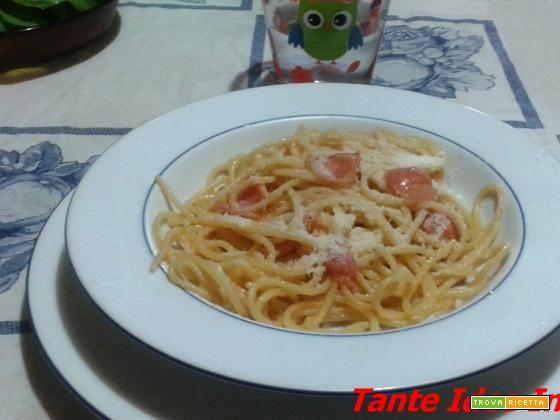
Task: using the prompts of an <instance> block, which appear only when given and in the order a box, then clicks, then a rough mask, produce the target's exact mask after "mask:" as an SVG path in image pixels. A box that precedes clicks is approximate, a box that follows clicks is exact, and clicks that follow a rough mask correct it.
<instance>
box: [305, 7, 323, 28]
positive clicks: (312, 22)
mask: <svg viewBox="0 0 560 420" xmlns="http://www.w3.org/2000/svg"><path fill="white" fill-rule="evenodd" d="M303 22H304V23H305V26H307V27H308V28H309V29H317V28H320V27H321V25H322V24H323V15H322V14H321V13H320V12H318V11H317V10H308V11H307V12H305V13H304V15H303Z"/></svg>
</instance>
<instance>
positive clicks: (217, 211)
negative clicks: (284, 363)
mask: <svg viewBox="0 0 560 420" xmlns="http://www.w3.org/2000/svg"><path fill="white" fill-rule="evenodd" d="M444 162H445V156H444V153H443V152H442V151H441V150H439V149H438V148H437V147H436V146H435V145H434V144H433V143H432V142H430V141H428V140H424V139H419V138H413V137H405V136H402V135H398V134H395V133H392V132H387V131H376V132H373V133H368V134H362V133H339V132H337V131H333V130H331V131H325V132H319V131H314V130H310V129H305V128H300V129H299V130H298V131H297V132H296V133H295V135H294V136H293V137H291V138H289V139H287V140H283V141H278V142H274V143H270V144H266V145H264V146H262V147H259V148H257V149H256V150H254V151H252V152H251V153H248V154H241V155H238V156H235V157H234V158H232V159H231V160H230V161H229V162H227V163H226V164H224V165H220V166H218V167H217V168H215V169H214V170H212V171H211V173H210V175H209V178H208V182H207V185H206V186H205V187H204V188H203V189H202V190H201V191H199V192H198V193H197V194H196V195H195V196H193V197H192V198H190V199H188V200H187V201H186V202H184V203H182V202H180V201H179V199H178V198H177V197H175V195H174V194H173V192H172V191H171V190H170V189H169V187H168V186H167V185H166V183H165V182H164V181H163V179H161V178H160V177H158V178H157V179H156V182H157V184H158V185H159V186H160V187H161V190H162V192H163V194H164V195H165V197H166V199H167V202H168V203H169V206H170V210H169V211H163V212H161V213H160V214H159V215H158V216H157V218H156V219H155V220H154V222H153V227H152V229H153V231H152V235H153V238H154V241H155V244H156V246H157V250H158V254H157V256H156V258H155V259H154V261H153V265H152V269H156V268H157V267H158V266H159V265H160V264H163V265H164V266H165V267H166V269H167V272H168V276H169V279H170V280H171V281H172V282H173V283H175V284H176V285H178V286H180V287H182V288H184V289H186V290H188V291H189V292H192V293H194V294H196V295H198V296H200V297H202V298H203V299H206V300H207V301H210V302H212V303H215V304H217V305H220V306H222V307H223V308H225V309H226V310H228V311H231V312H233V313H236V314H239V315H240V316H243V317H247V318H250V319H253V320H255V321H258V322H262V323H266V324H271V325H274V326H278V327H283V328H289V329H295V330H306V331H317V332H340V333H357V332H368V331H379V330H384V329H392V328H401V327H406V326H409V325H413V324H417V323H420V322H423V321H426V320H429V319H433V318H436V317H439V316H441V315H443V314H445V313H447V312H449V311H451V310H453V309H455V308H457V307H458V306H461V305H462V304H463V303H464V302H466V301H468V300H470V299H472V298H473V297H474V296H476V295H478V294H479V293H480V292H482V291H483V290H484V289H485V288H487V286H488V283H489V279H490V278H491V277H492V276H493V274H494V273H495V272H496V270H497V269H498V268H499V267H500V266H501V264H502V263H503V261H504V260H505V259H506V257H507V255H508V253H509V247H508V246H507V245H500V244H495V241H496V237H497V235H498V233H499V229H500V225H501V220H502V217H503V213H504V193H503V191H502V190H501V189H500V188H499V187H498V186H496V185H489V186H486V187H485V188H483V189H482V190H481V191H480V193H479V194H478V196H477V197H476V199H475V201H474V205H473V208H472V210H471V211H468V210H467V209H466V208H465V207H463V205H462V204H461V203H459V201H458V200H457V199H455V198H454V197H453V196H452V195H451V194H450V193H448V192H447V190H446V189H445V187H444V179H443V167H444ZM486 200H491V201H493V202H494V203H495V206H494V208H495V211H494V214H493V216H492V218H491V220H490V221H489V222H488V223H483V220H482V217H481V206H482V204H483V202H485V201H486Z"/></svg>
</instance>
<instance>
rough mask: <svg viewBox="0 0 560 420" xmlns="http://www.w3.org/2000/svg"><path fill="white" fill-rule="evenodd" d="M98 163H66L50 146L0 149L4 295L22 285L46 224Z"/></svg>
mask: <svg viewBox="0 0 560 420" xmlns="http://www.w3.org/2000/svg"><path fill="white" fill-rule="evenodd" d="M94 159H95V157H92V158H90V159H89V160H88V161H87V162H85V163H79V162H64V161H63V157H62V152H61V150H60V148H59V147H58V146H57V145H56V144H53V143H50V142H48V141H45V142H42V143H39V144H36V145H34V146H31V147H29V148H28V149H26V150H25V151H24V152H23V153H19V152H15V151H10V152H8V151H6V150H1V149H0V293H3V292H5V291H6V290H8V289H9V288H10V287H11V286H12V285H13V284H14V283H15V281H16V280H17V279H18V277H19V274H20V272H21V270H22V269H23V268H24V267H25V266H26V265H27V263H28V262H29V259H30V258H31V253H32V251H33V247H34V246H35V241H36V239H37V236H38V235H39V232H40V230H41V228H42V227H43V224H44V223H45V221H46V220H47V218H48V217H49V216H50V215H51V213H52V211H53V210H54V209H55V207H56V206H57V205H58V203H59V202H60V201H61V200H62V198H64V196H65V195H66V194H68V193H69V192H70V191H71V190H72V189H73V188H74V187H75V186H76V185H77V184H78V182H79V181H80V179H81V178H82V176H83V174H84V172H85V171H86V170H87V168H88V167H89V165H90V164H91V163H92V162H93V160H94Z"/></svg>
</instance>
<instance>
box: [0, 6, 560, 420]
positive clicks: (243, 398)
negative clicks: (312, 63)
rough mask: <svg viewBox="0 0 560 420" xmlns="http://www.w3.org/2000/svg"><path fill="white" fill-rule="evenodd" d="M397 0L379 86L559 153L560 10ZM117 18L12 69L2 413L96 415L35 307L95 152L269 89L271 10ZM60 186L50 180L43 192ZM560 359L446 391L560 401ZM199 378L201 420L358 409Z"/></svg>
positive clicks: (5, 82) (7, 110) (2, 280)
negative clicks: (47, 260) (53, 54)
mask: <svg viewBox="0 0 560 420" xmlns="http://www.w3.org/2000/svg"><path fill="white" fill-rule="evenodd" d="M392 1H393V3H392V5H391V10H390V16H389V18H388V23H387V28H386V35H385V43H384V46H383V48H382V50H381V53H380V58H379V63H378V65H377V68H376V72H375V75H374V83H377V84H381V85H386V86H392V87H395V88H402V89H409V90H414V91H417V92H421V93H425V94H428V95H434V96H438V97H442V98H444V99H446V100H449V101H455V102H459V103H462V104H465V105H468V106H471V107H474V108H477V109H480V110H481V111H484V112H486V113H488V114H490V115H493V116H495V117H497V118H499V119H501V120H503V121H505V122H507V123H508V124H510V125H512V126H513V127H515V128H517V129H519V130H521V131H522V132H523V133H524V134H526V135H527V136H529V137H530V138H531V139H532V140H533V141H534V142H536V143H538V144H540V145H541V146H542V147H543V148H544V149H546V150H547V151H548V152H550V153H551V154H552V155H553V156H555V157H556V158H559V159H560V100H559V97H560V78H559V77H558V75H560V48H559V47H558V44H559V42H560V29H559V27H558V22H559V21H560V2H559V1H558V0H539V1H531V2H529V1H521V0H423V1H418V0H392ZM118 14H119V16H118V19H117V20H116V21H115V22H114V24H113V26H112V27H111V29H110V30H109V31H108V32H107V34H105V35H104V36H103V37H102V38H101V39H99V40H97V41H95V42H93V43H92V44H90V45H89V46H87V47H86V48H83V49H82V50H80V51H78V52H76V53H74V54H72V55H70V56H67V57H64V58H61V59H58V60H56V61H53V62H50V63H47V64H45V65H44V66H42V67H40V68H35V69H23V70H14V71H9V72H5V73H0V417H1V418H2V419H16V418H17V419H20V418H24V419H27V418H29V419H35V418H43V417H47V416H51V417H54V418H84V417H86V416H89V415H91V414H89V413H88V411H87V410H86V409H85V408H84V407H83V406H82V405H81V404H80V403H79V402H77V400H76V399H75V398H74V397H73V396H72V395H71V393H70V392H69V391H68V390H67V388H65V386H64V385H62V383H61V382H60V380H59V379H58V378H57V377H56V375H55V374H54V372H52V371H51V370H50V368H49V367H48V366H47V364H46V362H45V360H44V358H43V357H42V356H41V354H40V353H39V351H38V347H37V343H36V342H35V341H34V339H33V335H32V334H31V333H30V324H29V322H28V319H29V318H28V314H27V312H26V309H25V305H24V304H23V302H24V295H25V275H26V266H27V263H28V261H29V258H30V253H31V251H32V249H33V245H34V242H35V239H36V236H37V232H38V230H39V229H40V227H41V226H42V224H43V223H44V221H45V220H46V218H47V217H48V215H49V214H50V213H51V211H52V210H53V208H54V207H55V206H56V204H57V203H58V202H59V201H60V199H61V198H62V197H63V196H64V195H65V194H67V193H68V192H69V191H70V190H71V189H72V188H73V187H74V186H75V185H76V184H77V183H78V182H79V179H80V177H81V175H82V174H83V172H84V171H85V170H86V169H87V167H88V165H89V164H90V163H91V162H92V161H93V160H94V159H95V156H97V155H99V154H101V153H102V152H103V151H104V150H105V149H106V148H107V147H108V146H109V145H111V144H112V143H113V142H115V141H116V140H118V139H119V138H120V137H121V136H122V135H123V134H125V133H127V132H128V131H130V130H131V129H133V128H134V127H137V126H138V125H140V124H142V123H144V122H146V121H149V120H150V119H152V118H154V117H156V116H158V115H160V114H162V113H164V112H166V111H169V110H171V109H174V108H176V107H179V106H181V105H184V104H186V103H191V102H194V101H197V100H199V99H202V98H206V97H209V96H214V95H218V94H222V93H225V92H228V91H231V90H236V89H244V88H248V87H254V86H258V85H259V84H266V83H269V81H270V67H271V65H270V48H269V45H268V40H267V36H266V30H265V27H264V19H263V16H262V10H261V5H260V2H258V1H256V0H255V1H252V0H137V1H122V2H121V3H120V5H119V7H118ZM436 68H437V71H436ZM434 118H437V115H434ZM512 146H513V145H512ZM504 153H507V150H504ZM559 175H560V174H559ZM45 177H48V179H49V182H50V183H47V184H46V183H44V182H43V183H41V179H44V178H45ZM53 178H54V180H53ZM559 349H560V334H559V333H558V332H557V333H555V334H553V335H552V336H551V337H549V338H548V339H546V340H545V341H544V342H542V343H541V344H539V345H538V346H537V347H536V348H534V349H532V350H531V351H529V352H528V353H526V354H524V355H522V356H520V357H519V358H517V359H515V360H513V361H510V362H507V363H506V364H504V365H502V366H500V367H498V368H495V369H492V370H490V371H488V372H485V373H483V374H480V375H476V376H474V377H471V378H469V379H466V380H462V381H460V382H457V383H453V384H451V385H447V386H445V387H443V388H437V389H436V390H437V391H438V392H440V393H441V395H442V396H443V398H444V399H445V398H446V396H447V397H449V399H450V398H451V396H452V391H451V390H452V389H453V388H454V387H458V386H465V387H467V389H468V391H469V392H473V393H474V392H476V391H478V388H480V387H482V386H484V387H487V388H488V389H489V390H492V391H498V392H502V393H507V392H509V393H518V394H523V393H533V391H534V389H535V388H537V387H547V388H548V389H549V390H550V391H551V392H553V393H560V370H559V367H558V366H559V360H560V354H559V351H558V350H559ZM481 351H483V349H481ZM194 384H196V385H198V386H202V387H205V388H204V389H205V391H206V392H200V393H198V399H197V400H196V402H194V401H193V403H192V410H191V411H189V412H185V417H188V418H263V417H264V416H267V417H271V418H303V417H304V416H305V417H319V416H321V415H327V414H326V413H329V414H328V415H329V417H330V416H332V417H339V418H346V417H350V416H352V415H353V413H352V405H353V400H352V399H341V398H319V397H302V396H287V395H280V394H274V393H270V392H267V391H258V392H257V391H254V390H248V389H245V388H242V387H239V386H237V385H233V384H223V383H218V384H216V383H213V382H212V381H211V380H209V379H200V380H199V381H198V382H196V381H194ZM371 386H375V384H374V383H373V382H372V384H371ZM442 406H444V405H443V404H442ZM559 407H560V406H559ZM438 414H439V416H440V417H441V418H444V417H445V415H446V413H445V412H440V413H438ZM555 414H556V416H559V417H560V415H559V414H558V413H547V414H540V415H542V416H544V415H547V416H550V418H553V417H555ZM368 416H372V415H371V414H367V415H366V417H368ZM509 416H510V417H515V418H519V419H522V418H525V416H531V417H533V416H539V414H536V413H530V414H527V413H523V412H519V413H515V414H511V415H509Z"/></svg>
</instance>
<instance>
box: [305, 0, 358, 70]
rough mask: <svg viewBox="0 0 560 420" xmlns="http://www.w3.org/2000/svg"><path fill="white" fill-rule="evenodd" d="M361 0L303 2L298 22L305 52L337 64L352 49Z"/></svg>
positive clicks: (314, 0) (308, 0) (315, 0)
mask: <svg viewBox="0 0 560 420" xmlns="http://www.w3.org/2000/svg"><path fill="white" fill-rule="evenodd" d="M356 15H357V0H301V2H300V5H299V10H298V18H297V21H298V23H299V24H300V26H301V29H302V32H303V39H304V40H305V50H306V51H307V52H308V53H309V54H310V55H311V56H313V57H315V58H317V59H319V60H334V59H335V58H337V57H340V56H341V55H342V54H344V53H345V52H346V50H347V49H348V40H349V38H350V34H351V32H352V30H353V28H354V27H355V26H356Z"/></svg>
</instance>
